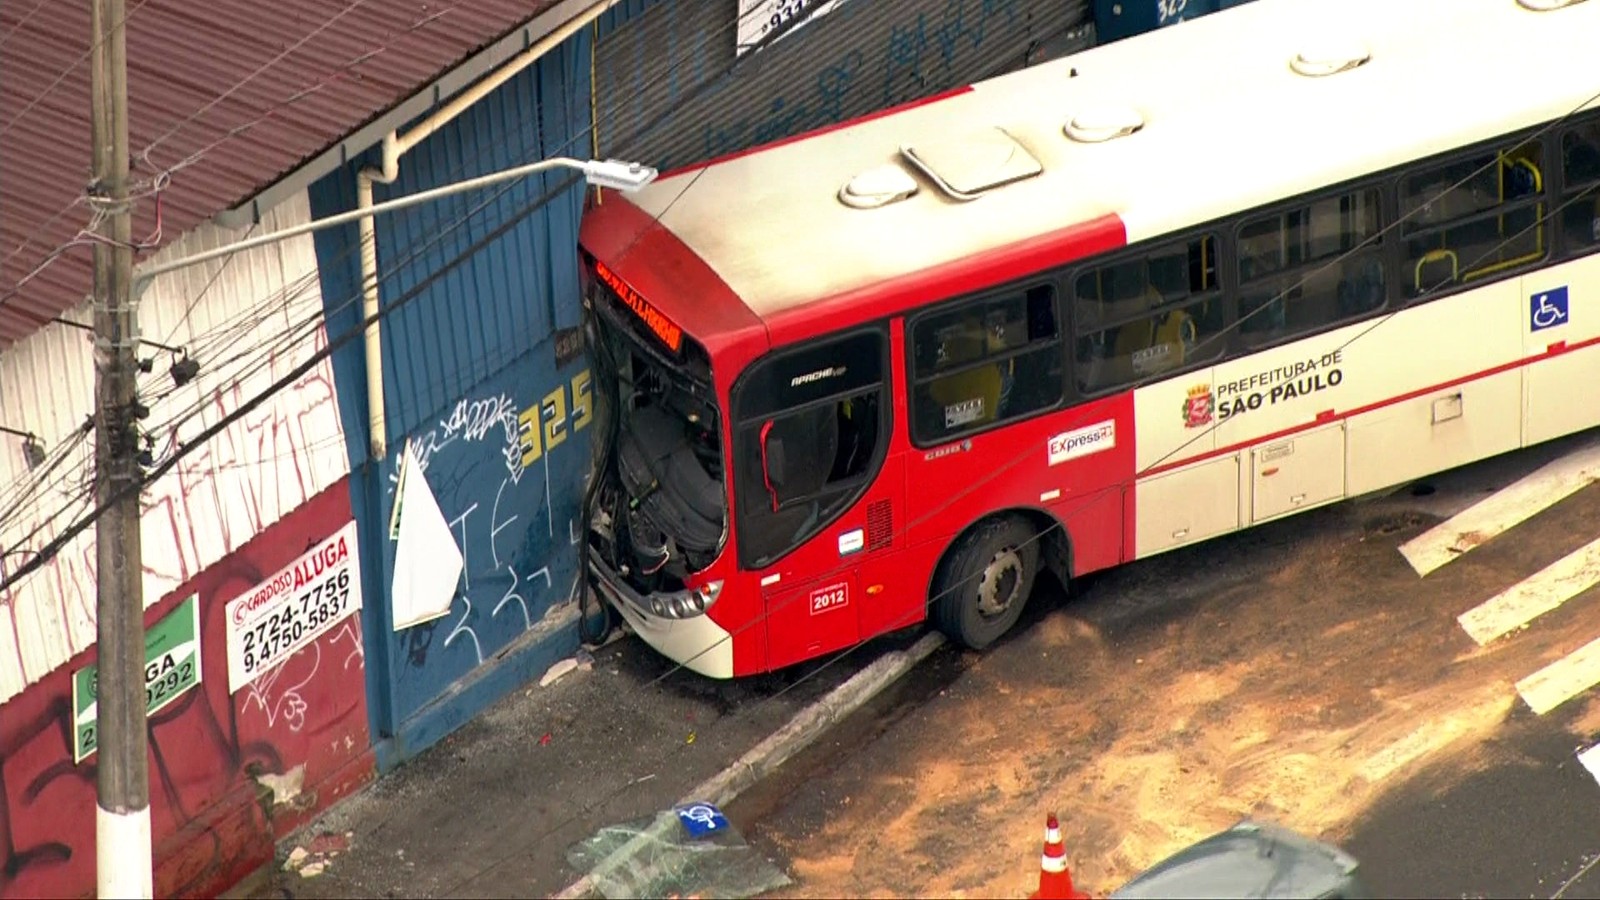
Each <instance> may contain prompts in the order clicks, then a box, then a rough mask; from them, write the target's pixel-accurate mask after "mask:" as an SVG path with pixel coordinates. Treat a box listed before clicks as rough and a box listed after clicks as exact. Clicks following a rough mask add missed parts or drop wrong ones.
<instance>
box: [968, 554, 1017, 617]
mask: <svg viewBox="0 0 1600 900" xmlns="http://www.w3.org/2000/svg"><path fill="white" fill-rule="evenodd" d="M1021 588H1022V557H1020V556H1018V555H1017V551H1016V550H1013V549H1012V548H1010V547H1007V548H1005V549H1003V550H1001V551H1000V552H999V553H996V554H995V555H994V557H993V558H992V559H990V560H989V564H988V565H987V566H984V567H983V578H982V579H981V580H979V582H978V612H979V614H981V615H982V616H984V617H985V618H990V619H992V618H995V617H997V616H1002V615H1005V612H1006V610H1008V609H1010V608H1011V606H1012V604H1014V603H1015V602H1016V600H1017V593H1018V591H1019V590H1020V589H1021Z"/></svg>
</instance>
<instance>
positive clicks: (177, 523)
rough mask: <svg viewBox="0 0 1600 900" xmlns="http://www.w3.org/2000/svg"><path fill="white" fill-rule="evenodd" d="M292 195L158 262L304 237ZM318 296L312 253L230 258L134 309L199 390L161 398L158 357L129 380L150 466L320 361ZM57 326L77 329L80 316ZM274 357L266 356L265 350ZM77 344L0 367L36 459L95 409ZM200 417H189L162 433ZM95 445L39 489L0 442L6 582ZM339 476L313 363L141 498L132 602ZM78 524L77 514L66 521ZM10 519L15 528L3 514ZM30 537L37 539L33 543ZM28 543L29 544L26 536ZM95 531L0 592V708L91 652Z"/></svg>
mask: <svg viewBox="0 0 1600 900" xmlns="http://www.w3.org/2000/svg"><path fill="white" fill-rule="evenodd" d="M309 218H310V208H309V203H308V201H307V199H306V196H305V195H304V194H301V195H299V196H298V197H296V198H295V199H293V200H290V201H287V202H285V203H284V204H283V205H281V206H279V207H278V208H277V209H275V210H273V212H272V213H271V214H270V215H268V216H267V217H266V221H265V222H263V223H262V224H261V225H260V226H257V227H256V228H255V229H252V230H238V231H231V230H226V229H221V228H217V227H214V226H212V225H209V224H207V225H202V226H200V227H199V228H197V229H195V230H194V231H192V232H190V233H189V234H187V235H185V236H184V237H183V238H182V239H181V240H179V241H176V242H174V243H172V244H171V245H169V246H168V247H166V248H165V249H163V250H162V251H161V252H160V253H159V254H157V255H156V258H157V259H173V258H178V257H181V256H187V255H191V254H194V253H197V252H199V251H201V250H204V249H207V248H210V247H215V246H219V245H221V244H224V243H228V242H230V241H234V240H238V239H240V238H243V237H246V236H249V235H251V234H257V233H265V232H267V231H275V230H278V229H280V228H287V227H289V226H291V225H295V224H298V223H300V222H304V221H307V220H308V219H309ZM321 314H322V291H321V287H320V284H319V282H318V280H317V264H316V257H315V254H314V252H313V250H312V243H311V238H310V237H308V236H302V237H300V238H296V239H293V240H290V241H285V242H283V243H279V244H275V245H271V246H267V247H262V248H258V249H255V250H251V251H248V252H246V253H241V254H236V255H235V256H234V257H232V258H231V259H229V260H227V261H226V262H222V261H218V262H213V263H209V264H206V265H202V266H197V267H195V268H193V269H188V270H184V271H179V272H175V273H171V274H168V275H164V276H162V277H160V278H158V279H157V280H156V281H155V283H154V284H152V285H151V287H150V289H149V290H148V291H147V292H146V293H145V295H144V298H143V303H142V305H141V308H140V315H139V321H140V328H141V331H142V334H143V336H144V337H146V338H149V339H152V340H156V341H159V342H161V343H163V344H168V345H171V346H186V347H189V348H191V351H192V352H193V355H194V356H195V357H196V358H197V359H198V360H199V361H200V364H201V372H200V377H199V378H197V379H196V380H195V381H194V382H191V383H190V384H189V385H187V386H185V387H183V388H181V389H174V386H173V382H172V379H171V377H170V376H169V375H168V372H167V370H168V367H169V366H170V363H171V356H170V355H169V354H167V353H166V352H164V351H158V350H155V349H153V348H149V347H145V348H143V349H142V350H141V351H140V355H141V356H154V357H155V359H156V363H155V367H154V371H152V372H151V373H150V374H148V375H145V376H142V378H141V381H140V390H141V395H142V396H143V397H144V398H145V402H146V403H147V404H148V405H150V406H151V415H150V417H149V418H148V419H147V420H145V425H146V427H147V428H148V429H151V430H152V431H154V432H155V437H156V445H155V452H156V454H157V456H158V457H160V456H161V455H163V454H164V453H166V452H169V451H170V450H171V448H172V447H173V446H175V445H176V444H177V443H180V442H183V441H186V440H188V439H190V438H192V437H194V436H195V435H196V434H198V433H199V432H201V431H202V430H204V429H205V428H206V427H207V426H209V425H211V424H213V423H215V422H216V421H217V420H218V419H220V418H221V417H222V416H223V415H225V414H227V413H228V412H231V411H233V410H235V409H237V408H238V407H239V406H240V405H241V404H242V403H244V402H245V401H246V400H248V399H249V398H251V397H253V396H255V395H256V394H258V393H260V392H261V391H263V390H264V389H265V388H266V387H267V386H268V385H270V384H271V383H272V382H273V381H275V380H276V379H278V378H279V377H282V376H283V375H284V374H286V373H287V372H288V371H289V370H290V369H292V368H293V367H294V366H296V365H298V364H300V363H302V362H304V361H305V360H306V359H308V358H309V357H310V356H311V354H313V353H314V352H316V351H317V350H318V349H320V348H322V347H324V346H326V343H327V335H326V332H325V331H324V329H323V327H322V325H321ZM65 317H66V318H69V319H72V320H75V321H79V322H89V321H90V320H91V313H90V309H89V306H88V304H87V303H85V304H84V305H82V306H81V307H79V308H78V309H75V310H73V311H72V312H70V313H68V314H67V315H66V316H65ZM272 348H275V349H272ZM92 350H93V347H92V344H91V336H90V334H89V333H88V332H86V331H81V330H77V329H72V328H68V327H66V326H61V325H50V326H48V327H47V328H45V329H44V330H42V331H40V332H38V333H37V334H35V335H34V336H32V337H30V338H28V339H27V340H25V341H22V342H20V343H18V344H17V345H16V346H14V347H12V348H10V349H8V350H5V351H3V352H0V424H5V425H7V426H10V427H14V428H21V429H25V430H31V431H33V432H35V433H37V434H38V435H39V436H40V438H42V439H43V440H44V441H45V442H46V447H47V449H52V448H57V447H60V446H61V445H62V443H63V441H67V440H70V439H71V437H72V433H73V431H74V429H76V428H77V427H79V426H80V425H81V424H82V423H83V422H84V420H85V418H86V417H88V416H89V415H90V414H91V412H92V409H93V395H94V368H93V359H92ZM196 405H199V406H200V407H201V408H202V412H201V414H200V415H198V416H195V417H193V418H191V419H190V420H189V421H187V422H184V423H181V424H177V425H175V426H174V425H172V424H170V423H172V422H173V420H174V419H175V418H177V417H179V416H181V415H183V414H184V413H185V412H187V411H189V410H191V409H192V408H194V407H196ZM92 466H93V440H92V439H89V440H84V441H82V442H81V443H80V444H79V446H78V449H77V450H76V451H75V452H74V453H73V454H72V456H71V457H70V458H68V459H66V460H65V462H64V463H63V464H62V465H61V466H60V467H59V468H58V469H57V470H56V472H55V477H53V478H51V479H49V480H50V481H57V480H61V479H62V477H63V476H65V480H64V483H63V484H59V485H57V486H55V487H46V488H45V489H43V490H34V491H32V492H31V493H32V496H31V497H27V498H25V499H26V502H25V503H23V504H22V505H21V506H20V507H18V498H19V495H20V493H21V492H22V490H23V489H24V488H26V487H28V486H29V485H30V483H34V482H37V481H38V480H39V479H38V478H37V476H36V475H33V474H30V473H29V471H28V468H27V465H26V463H25V462H24V459H23V455H22V441H21V440H20V439H18V438H14V437H11V436H8V435H0V519H4V520H10V521H6V522H5V523H4V524H0V550H3V551H5V555H4V556H3V557H0V567H3V570H4V571H7V572H9V571H14V570H15V569H16V567H17V566H18V565H19V564H21V563H22V562H23V561H25V560H26V559H27V558H28V557H27V556H26V554H24V553H23V552H22V551H23V550H25V549H26V548H32V547H39V546H41V545H43V544H44V543H46V542H48V541H49V540H50V539H51V538H52V537H54V536H55V535H56V534H57V533H59V531H61V530H64V529H65V528H66V526H67V525H68V524H70V522H71V521H72V520H73V518H75V516H63V517H60V518H59V519H57V521H56V522H54V523H51V524H47V525H45V526H44V527H43V528H42V529H41V528H40V525H41V523H42V522H44V521H45V520H46V519H48V518H49V517H50V515H51V514H54V513H56V512H58V511H59V510H60V509H61V508H62V507H63V506H64V505H66V504H67V503H68V502H69V501H70V500H71V499H72V498H73V496H74V495H75V494H76V493H77V492H78V488H79V486H80V485H88V484H90V483H91V482H90V481H89V479H90V477H91V475H92ZM348 472H349V461H348V459H347V457H346V456H345V450H344V429H343V427H342V425H341V423H340V421H339V411H338V404H337V402H336V400H335V396H334V388H333V369H332V366H331V365H330V364H329V363H328V362H327V361H323V362H321V363H319V364H318V365H317V366H316V367H315V368H313V369H311V370H310V371H309V372H307V373H306V374H305V375H304V376H302V377H300V378H298V379H296V380H295V381H294V382H293V383H292V385H291V386H290V387H288V388H287V389H286V390H284V391H282V392H281V393H279V394H277V395H276V396H274V397H273V398H272V399H271V400H269V401H268V402H266V403H264V404H262V405H261V406H260V407H258V408H256V409H255V410H253V411H251V412H250V413H249V414H247V415H245V416H244V417H242V418H241V419H240V420H239V421H237V422H235V423H234V424H233V425H232V426H231V427H229V428H228V429H227V430H225V431H223V432H222V433H221V434H219V435H218V436H217V437H215V438H214V439H213V440H211V441H210V442H209V443H208V444H206V445H205V446H204V447H202V448H200V449H198V450H196V451H195V452H193V453H192V454H190V455H189V456H187V457H186V458H184V459H183V460H182V461H180V462H179V463H178V464H177V465H176V466H175V467H174V468H173V469H172V471H170V472H169V473H168V474H167V475H166V477H164V478H162V479H161V480H159V481H158V482H156V483H155V484H154V485H152V486H151V487H150V488H149V489H148V490H147V491H146V493H145V495H144V498H143V501H144V518H143V538H144V565H145V578H144V601H145V604H146V605H147V606H148V605H151V604H154V603H155V602H156V601H158V600H160V599H161V598H162V597H163V596H165V595H166V594H167V593H169V592H171V591H172V590H174V589H175V588H177V587H178V586H179V585H180V584H182V583H183V582H185V581H187V580H188V579H190V578H192V577H194V576H195V575H196V574H198V573H199V572H201V571H202V570H204V569H205V568H206V567H207V566H209V565H211V564H212V563H214V562H216V561H217V560H219V559H221V558H222V557H224V556H226V555H227V554H228V553H230V552H232V551H233V550H235V549H237V548H238V547H239V546H241V545H242V544H244V543H245V542H246V541H248V540H249V539H250V538H251V537H253V536H254V535H255V534H256V533H257V532H259V531H260V530H261V529H263V528H265V527H266V526H268V525H271V524H272V523H274V522H276V521H277V520H278V519H279V518H281V517H282V516H283V515H284V514H285V513H287V512H289V511H291V510H293V509H294V508H295V507H297V506H299V505H300V504H301V503H303V502H304V501H305V500H307V499H308V498H310V497H312V496H313V495H315V494H317V493H318V492H320V491H321V490H322V489H323V488H326V487H328V486H330V485H332V484H334V483H335V482H337V481H338V480H339V479H340V478H342V477H343V476H344V475H346V474H347V473H348ZM74 509H76V510H80V511H83V510H85V509H86V508H85V507H81V506H79V507H74ZM14 510H15V512H16V513H17V514H15V515H13V511H14ZM35 531H37V533H33V532H35ZM30 533H33V534H31V536H30ZM94 623H95V545H94V529H93V528H89V529H87V530H86V531H85V532H84V533H83V534H82V535H80V536H79V537H77V538H76V539H75V540H73V541H72V542H71V543H70V544H68V545H67V546H66V547H65V548H64V549H63V550H62V552H61V553H60V554H59V555H58V556H57V557H56V558H55V559H53V560H52V561H51V562H50V563H49V564H48V565H46V566H44V567H43V568H42V569H40V570H38V571H36V572H34V573H33V574H31V575H29V576H28V577H26V578H25V579H23V580H22V581H21V582H19V583H18V584H17V585H15V586H13V589H12V590H10V591H6V592H0V702H4V701H5V700H6V699H9V698H10V697H13V696H15V695H16V694H18V693H20V692H21V691H22V689H23V688H24V687H26V686H27V685H29V684H31V683H33V682H35V681H37V680H39V679H40V678H41V677H43V676H44V675H45V674H47V673H49V672H50V671H51V670H53V669H54V668H55V667H57V666H60V665H61V664H62V663H64V662H65V661H66V660H67V659H69V658H70V657H71V656H72V655H73V654H75V653H77V652H78V651H80V650H82V649H84V648H86V647H88V646H90V645H92V644H93V643H94V638H95V633H94V629H95V625H94Z"/></svg>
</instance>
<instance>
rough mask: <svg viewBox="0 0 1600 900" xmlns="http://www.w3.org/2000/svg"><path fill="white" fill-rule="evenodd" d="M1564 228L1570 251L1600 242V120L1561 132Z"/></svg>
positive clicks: (1588, 250)
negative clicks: (1564, 192) (1564, 194)
mask: <svg viewBox="0 0 1600 900" xmlns="http://www.w3.org/2000/svg"><path fill="white" fill-rule="evenodd" d="M1561 176H1562V186H1563V188H1564V189H1565V191H1566V196H1565V197H1563V199H1562V201H1561V230H1562V233H1563V235H1564V237H1565V239H1566V250H1567V253H1568V255H1571V256H1577V255H1580V254H1585V253H1593V252H1594V250H1595V248H1596V247H1597V246H1600V122H1594V121H1591V122H1586V123H1584V124H1582V125H1579V126H1577V127H1576V128H1573V129H1571V130H1569V131H1568V132H1567V133H1565V134H1563V135H1562V136H1561Z"/></svg>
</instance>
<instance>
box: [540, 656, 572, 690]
mask: <svg viewBox="0 0 1600 900" xmlns="http://www.w3.org/2000/svg"><path fill="white" fill-rule="evenodd" d="M577 668H578V661H577V660H576V659H574V658H572V657H570V656H569V657H567V658H566V659H563V660H559V661H558V662H556V664H555V665H553V666H551V667H550V668H549V669H546V670H545V673H544V675H543V677H541V678H540V679H539V687H549V686H550V685H552V684H554V683H555V682H556V681H557V680H559V679H560V678H561V677H562V676H563V675H566V674H567V673H568V672H571V671H574V670H576V669H577Z"/></svg>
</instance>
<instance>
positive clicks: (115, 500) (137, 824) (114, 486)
mask: <svg viewBox="0 0 1600 900" xmlns="http://www.w3.org/2000/svg"><path fill="white" fill-rule="evenodd" d="M89 2H90V15H89V18H90V24H91V34H90V40H91V42H92V43H91V45H90V55H91V60H90V64H89V97H90V104H91V107H92V109H91V113H90V123H91V124H90V133H91V140H92V142H93V145H94V146H93V153H92V160H93V172H94V180H93V182H92V183H91V185H90V188H89V194H90V196H89V203H90V205H91V207H92V208H94V209H95V212H96V214H97V217H98V218H99V219H100V227H99V229H98V233H99V236H100V240H99V241H97V242H96V243H95V245H94V331H95V338H94V361H95V406H96V412H97V415H96V417H95V500H96V502H97V503H98V504H100V505H101V506H102V507H103V508H105V509H106V511H105V514H104V515H102V516H101V517H100V519H99V520H98V521H97V522H96V523H95V557H96V579H97V588H98V591H97V595H98V596H97V598H96V610H95V612H96V615H95V630H96V635H95V639H96V641H97V643H98V645H99V663H98V670H97V671H98V678H97V684H96V686H95V694H96V697H95V734H96V743H97V745H98V746H99V757H100V759H99V763H98V766H97V770H96V779H97V780H96V792H95V793H96V800H97V809H96V810H95V853H96V856H95V871H96V881H97V886H98V889H99V895H100V896H101V897H132V898H147V897H150V896H151V893H152V884H151V882H152V879H153V867H152V865H151V850H150V778H149V775H150V772H149V744H148V733H147V732H146V730H145V729H146V724H145V702H144V590H143V588H144V585H143V577H144V566H143V560H142V548H141V546H140V540H139V491H138V490H137V484H138V481H139V476H140V472H139V464H138V456H137V453H138V440H137V434H136V433H135V428H136V425H135V421H134V408H135V406H136V404H137V400H138V398H137V393H136V391H137V384H136V379H137V376H138V359H137V357H136V356H135V351H136V350H137V348H138V341H139V335H138V317H137V315H136V314H135V313H134V308H133V305H132V303H131V301H130V296H129V293H130V281H131V277H132V272H133V243H132V241H133V224H132V215H131V212H130V210H129V207H128V81H127V74H128V65H127V64H128V57H127V42H126V40H125V35H126V32H125V30H124V27H123V24H124V21H125V20H126V18H127V14H126V10H125V2H124V0H89ZM108 503H109V504H110V505H109V507H106V504H108Z"/></svg>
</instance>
